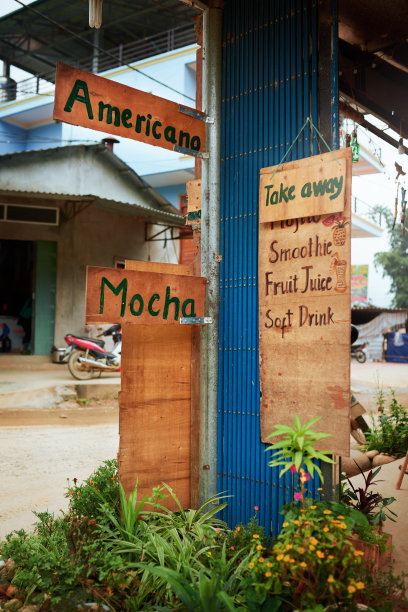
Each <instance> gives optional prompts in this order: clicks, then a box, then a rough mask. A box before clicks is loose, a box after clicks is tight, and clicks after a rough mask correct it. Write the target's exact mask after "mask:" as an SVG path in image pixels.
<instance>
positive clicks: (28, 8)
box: [14, 0, 195, 103]
mask: <svg viewBox="0 0 408 612" xmlns="http://www.w3.org/2000/svg"><path fill="white" fill-rule="evenodd" d="M14 2H17V4H20V5H21V6H22V7H24V8H25V9H27V10H28V11H31V12H33V13H36V14H37V15H39V16H40V17H42V18H43V19H45V20H46V21H49V22H50V23H52V24H53V25H54V26H56V27H57V28H61V29H63V30H65V31H66V32H68V34H71V35H72V36H74V38H78V40H81V41H82V42H84V43H85V44H86V45H88V46H91V47H92V48H93V49H96V50H97V51H99V52H100V53H104V54H105V55H109V57H113V58H114V59H115V60H116V61H117V59H118V58H117V57H116V55H114V54H113V53H111V52H110V51H107V50H106V49H102V47H99V45H95V43H93V42H91V41H90V40H88V39H87V38H84V37H83V36H81V35H80V34H76V32H74V31H73V30H70V29H69V28H67V27H66V26H64V25H62V24H61V23H59V22H58V21H55V20H54V19H51V17H48V16H47V15H44V13H41V12H40V11H37V9H35V8H33V7H32V6H30V5H29V4H24V3H23V2H21V0H14ZM122 65H123V66H127V68H130V69H131V70H134V71H135V72H138V73H139V74H141V75H143V76H144V77H146V78H147V79H150V80H151V81H154V82H155V83H157V84H158V85H162V86H163V87H166V88H167V89H170V90H171V91H174V92H175V93H176V94H178V95H180V96H183V97H184V98H188V99H189V100H192V101H193V102H194V103H195V99H194V98H192V97H191V96H188V95H187V94H184V93H182V92H181V91H179V90H178V89H175V88H174V87H171V85H167V84H166V83H163V81H160V80H159V79H156V78H155V77H152V76H150V75H149V74H146V73H145V72H143V71H142V70H140V69H139V68H135V67H134V66H132V65H131V64H126V63H125V64H122Z"/></svg>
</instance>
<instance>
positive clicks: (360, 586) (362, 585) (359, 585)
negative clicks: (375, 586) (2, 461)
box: [356, 582, 365, 589]
mask: <svg viewBox="0 0 408 612" xmlns="http://www.w3.org/2000/svg"><path fill="white" fill-rule="evenodd" d="M356 587H357V588H358V589H364V587H365V584H364V582H356Z"/></svg>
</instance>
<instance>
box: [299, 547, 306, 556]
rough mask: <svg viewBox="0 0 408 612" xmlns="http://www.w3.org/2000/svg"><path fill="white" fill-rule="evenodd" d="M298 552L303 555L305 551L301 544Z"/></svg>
mask: <svg viewBox="0 0 408 612" xmlns="http://www.w3.org/2000/svg"><path fill="white" fill-rule="evenodd" d="M299 552H300V554H301V555H303V554H304V553H305V549H304V548H303V546H301V547H300V548H299Z"/></svg>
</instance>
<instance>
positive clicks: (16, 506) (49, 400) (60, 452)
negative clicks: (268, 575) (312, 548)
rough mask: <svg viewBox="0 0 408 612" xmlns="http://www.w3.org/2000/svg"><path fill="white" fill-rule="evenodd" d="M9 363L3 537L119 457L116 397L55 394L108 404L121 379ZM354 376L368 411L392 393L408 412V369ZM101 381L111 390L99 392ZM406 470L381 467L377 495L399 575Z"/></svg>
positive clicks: (405, 536) (405, 547)
mask: <svg viewBox="0 0 408 612" xmlns="http://www.w3.org/2000/svg"><path fill="white" fill-rule="evenodd" d="M11 357H12V358H11V359H4V360H2V356H1V355H0V483H1V485H0V538H1V537H2V536H4V535H5V534H6V533H8V532H10V531H11V530H13V529H17V528H22V527H23V528H26V529H29V528H30V527H31V525H32V523H33V521H34V519H35V517H34V516H33V514H32V510H39V511H42V510H45V509H49V510H50V511H52V512H59V509H60V508H62V509H66V508H67V500H66V499H65V497H64V492H65V487H66V485H67V478H70V479H72V478H74V477H76V478H78V479H79V480H82V479H84V478H86V477H87V476H89V474H90V473H91V472H92V471H93V470H94V469H95V468H96V467H97V466H98V465H99V464H100V463H101V462H102V461H103V460H105V459H110V458H113V457H115V456H116V453H117V450H118V406H117V401H116V400H115V399H112V394H110V398H109V399H99V400H98V399H97V400H94V399H91V400H87V399H85V400H82V402H80V404H78V403H77V402H75V401H73V400H64V399H63V398H62V399H61V393H59V394H57V396H58V402H59V403H55V397H56V395H55V388H56V387H59V386H62V387H63V388H65V387H69V388H70V389H76V390H78V389H79V390H81V389H82V390H83V386H84V385H85V386H87V387H88V388H89V387H92V388H93V389H94V391H95V393H94V395H95V397H102V398H104V397H107V396H108V395H109V394H108V393H107V387H108V386H109V385H110V386H111V387H112V389H113V387H114V386H115V385H116V387H118V384H119V382H120V378H119V375H114V376H110V377H108V376H107V375H105V376H103V378H102V379H95V380H92V381H86V382H84V383H80V382H79V381H74V380H73V379H72V377H71V376H70V374H69V372H68V369H67V367H66V366H63V365H62V366H61V365H57V364H50V363H49V362H46V361H45V360H41V359H38V360H35V359H34V360H33V358H31V360H30V358H28V360H24V359H23V358H21V357H20V356H16V357H19V359H15V358H14V356H11ZM351 377H352V387H353V389H354V390H355V392H356V395H357V397H358V398H359V400H360V401H361V403H362V404H363V405H364V406H365V407H366V408H367V409H368V410H375V408H376V404H375V396H376V394H377V392H378V390H379V389H380V388H382V389H384V391H385V392H386V393H387V394H389V393H390V388H392V389H394V390H395V392H396V395H397V398H398V400H399V401H400V402H401V403H403V405H405V406H407V407H408V365H406V364H391V363H365V364H359V363H357V362H354V361H353V362H352V364H351ZM101 382H102V383H104V384H105V387H99V385H100V383H101ZM98 390H99V391H98ZM62 395H64V394H62ZM113 395H115V394H113ZM34 400H35V401H34ZM27 405H28V406H31V407H29V408H27ZM41 406H43V407H41ZM400 463H401V461H397V462H393V463H391V464H388V465H386V466H384V467H383V468H382V474H381V477H382V479H383V482H382V483H380V484H379V486H378V489H379V491H380V492H381V493H383V495H386V496H390V495H392V496H394V497H396V498H397V502H396V504H395V511H396V512H397V514H398V522H397V523H388V524H387V526H386V529H387V531H389V532H390V533H391V534H392V535H393V540H394V546H395V549H394V558H395V563H396V570H397V571H403V570H407V571H408V475H407V476H406V477H405V479H404V481H403V484H402V488H401V490H400V491H396V490H395V483H396V481H397V479H398V475H399V470H398V466H399V465H400ZM359 478H361V477H359V476H356V477H354V479H353V482H354V481H358V479H359Z"/></svg>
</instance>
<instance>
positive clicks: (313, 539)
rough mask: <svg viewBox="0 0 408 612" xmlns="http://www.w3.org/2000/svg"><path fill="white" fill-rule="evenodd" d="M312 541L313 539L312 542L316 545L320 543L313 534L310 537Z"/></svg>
mask: <svg viewBox="0 0 408 612" xmlns="http://www.w3.org/2000/svg"><path fill="white" fill-rule="evenodd" d="M310 541H311V543H312V544H314V545H315V546H317V545H318V543H319V542H318V541H317V540H316V538H314V537H313V536H312V537H311V538H310Z"/></svg>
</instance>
